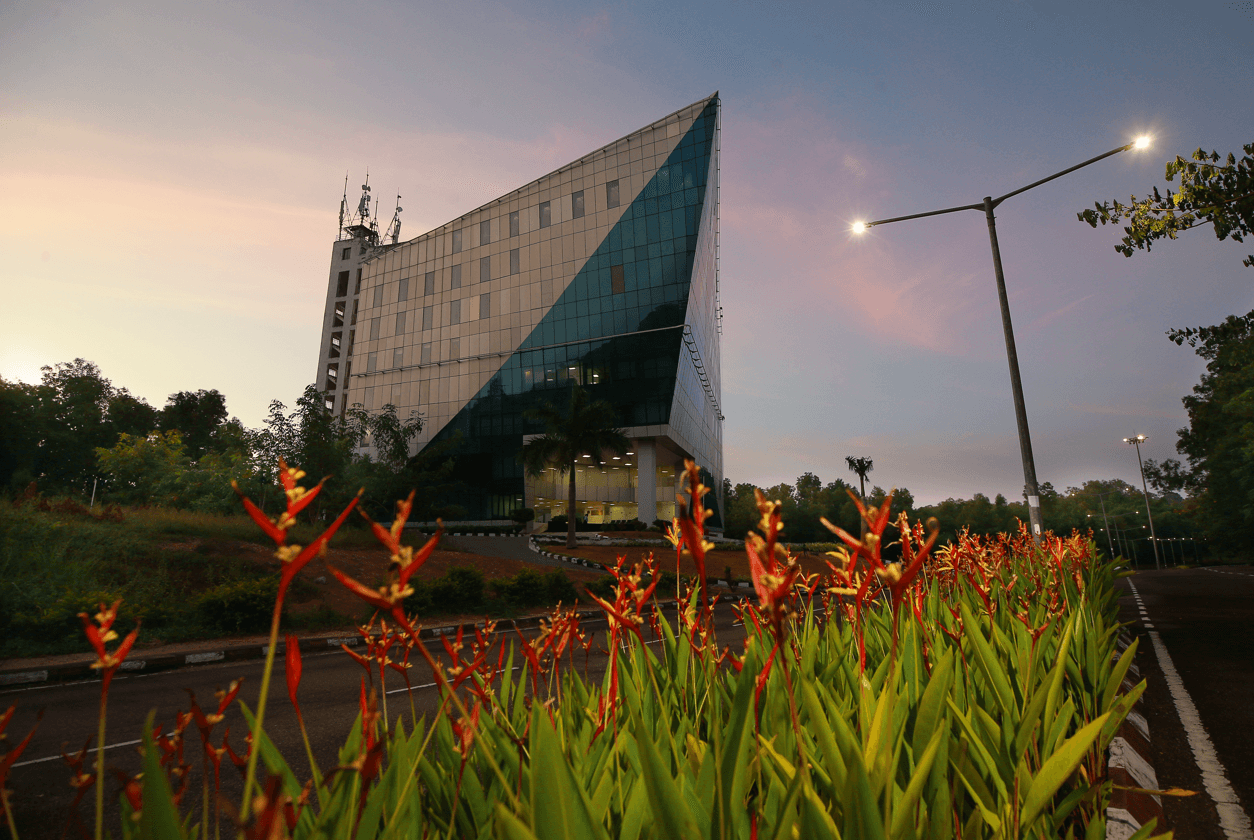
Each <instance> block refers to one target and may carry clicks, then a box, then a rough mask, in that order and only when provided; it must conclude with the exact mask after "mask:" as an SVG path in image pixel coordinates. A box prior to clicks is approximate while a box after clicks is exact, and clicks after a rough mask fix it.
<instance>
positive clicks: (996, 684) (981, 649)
mask: <svg viewBox="0 0 1254 840" xmlns="http://www.w3.org/2000/svg"><path fill="white" fill-rule="evenodd" d="M960 607H961V610H962V622H963V628H964V630H965V633H966V637H967V638H968V639H969V640H970V641H971V646H972V648H974V650H975V661H976V662H977V663H978V664H979V666H980V670H981V671H983V672H984V676H985V677H986V678H987V679H988V682H989V685H990V686H992V688H993V691H994V692H995V694H996V697H997V703H998V705H999V706H1001V711H1002V713H1003V714H1004V715H1006V716H1007V719H1014V720H1017V719H1018V717H1019V715H1018V712H1019V709H1018V707H1017V706H1016V704H1015V695H1014V690H1013V689H1011V687H1010V680H1009V678H1008V677H1007V676H1006V671H1005V669H1004V668H1002V666H1001V662H1000V660H999V659H998V657H997V654H996V653H995V652H994V651H993V648H992V646H991V645H990V644H989V641H988V639H986V638H984V633H983V631H982V630H981V629H980V624H979V621H977V620H976V619H975V618H974V617H973V616H972V615H971V610H970V609H969V608H968V607H967V602H966V601H963V602H962V603H961V605H960Z"/></svg>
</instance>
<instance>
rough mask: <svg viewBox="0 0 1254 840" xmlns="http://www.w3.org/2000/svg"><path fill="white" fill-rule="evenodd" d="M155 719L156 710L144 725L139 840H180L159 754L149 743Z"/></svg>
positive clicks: (176, 813)
mask: <svg viewBox="0 0 1254 840" xmlns="http://www.w3.org/2000/svg"><path fill="white" fill-rule="evenodd" d="M156 716H157V712H156V710H153V711H151V712H149V713H148V720H147V721H146V722H145V723H144V790H143V799H142V800H141V801H142V802H143V811H142V812H141V813H140V815H139V837H140V838H141V840H181V838H183V837H184V836H185V835H184V833H183V826H182V825H181V824H180V822H179V812H178V809H177V808H176V807H175V806H174V794H173V793H171V791H170V785H169V783H168V782H167V781H166V778H165V771H164V770H162V769H161V751H160V750H158V749H157V745H156V743H155V742H154V741H153V740H152V730H153V721H154V720H155V719H156Z"/></svg>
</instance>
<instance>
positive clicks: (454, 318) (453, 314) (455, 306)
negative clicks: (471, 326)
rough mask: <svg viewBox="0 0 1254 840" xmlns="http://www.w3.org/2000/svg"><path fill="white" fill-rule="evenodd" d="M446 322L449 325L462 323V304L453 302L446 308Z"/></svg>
mask: <svg viewBox="0 0 1254 840" xmlns="http://www.w3.org/2000/svg"><path fill="white" fill-rule="evenodd" d="M448 322H449V323H450V324H460V323H461V322H462V302H461V301H460V300H455V301H453V302H452V303H450V304H449V306H448Z"/></svg>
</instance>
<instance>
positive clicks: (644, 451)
mask: <svg viewBox="0 0 1254 840" xmlns="http://www.w3.org/2000/svg"><path fill="white" fill-rule="evenodd" d="M633 446H634V447H635V452H636V454H635V459H636V509H637V513H636V518H637V519H639V520H640V521H641V522H643V523H644V524H645V525H652V524H653V520H655V519H657V450H656V449H655V448H654V446H653V441H652V440H651V439H650V440H637V441H634V443H633Z"/></svg>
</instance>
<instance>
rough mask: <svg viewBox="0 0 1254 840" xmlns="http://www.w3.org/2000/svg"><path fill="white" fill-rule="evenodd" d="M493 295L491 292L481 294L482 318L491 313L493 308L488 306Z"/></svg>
mask: <svg viewBox="0 0 1254 840" xmlns="http://www.w3.org/2000/svg"><path fill="white" fill-rule="evenodd" d="M491 297H492V296H491V295H490V294H482V295H479V317H480V318H487V317H488V315H489V314H491V310H490V309H489V308H488V307H489V306H490V304H489V300H490V298H491Z"/></svg>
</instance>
